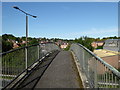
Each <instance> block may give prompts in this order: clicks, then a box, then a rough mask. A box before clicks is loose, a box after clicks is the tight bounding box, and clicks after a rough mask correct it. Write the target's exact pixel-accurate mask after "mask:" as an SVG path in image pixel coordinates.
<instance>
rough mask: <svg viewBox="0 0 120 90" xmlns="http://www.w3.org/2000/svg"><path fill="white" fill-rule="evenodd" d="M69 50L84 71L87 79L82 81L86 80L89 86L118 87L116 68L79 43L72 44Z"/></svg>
mask: <svg viewBox="0 0 120 90" xmlns="http://www.w3.org/2000/svg"><path fill="white" fill-rule="evenodd" d="M70 50H71V51H72V52H73V54H74V56H75V58H76V59H77V61H78V63H79V64H80V66H78V67H79V68H80V69H79V70H82V72H84V74H85V77H86V79H87V81H84V82H88V84H89V87H92V88H120V72H119V71H118V70H117V69H115V68H114V67H113V66H111V65H110V64H108V63H107V62H105V61H104V60H103V59H101V58H100V57H98V56H96V55H95V54H94V53H93V52H91V51H90V50H89V49H87V48H86V47H84V46H83V45H81V44H79V43H74V44H72V45H71V47H70ZM80 72H81V71H80ZM84 82H83V83H84ZM84 85H85V84H84ZM86 87H88V86H86Z"/></svg>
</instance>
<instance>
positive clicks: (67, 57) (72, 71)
mask: <svg viewBox="0 0 120 90" xmlns="http://www.w3.org/2000/svg"><path fill="white" fill-rule="evenodd" d="M35 88H80V78H79V76H78V73H77V70H76V66H75V63H74V60H73V57H72V54H71V52H70V51H61V52H60V53H59V54H58V55H57V56H56V57H55V59H54V60H53V61H52V63H51V64H50V65H49V67H48V68H47V70H46V71H45V73H44V75H43V76H42V78H41V79H40V80H39V82H38V83H37V85H36V87H35ZM81 88H82V87H81Z"/></svg>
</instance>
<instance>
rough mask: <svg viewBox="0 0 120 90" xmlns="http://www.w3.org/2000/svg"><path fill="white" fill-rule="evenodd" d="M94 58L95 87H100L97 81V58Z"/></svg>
mask: <svg viewBox="0 0 120 90" xmlns="http://www.w3.org/2000/svg"><path fill="white" fill-rule="evenodd" d="M93 59H94V65H95V67H94V87H95V88H97V87H98V83H97V60H96V59H95V58H93Z"/></svg>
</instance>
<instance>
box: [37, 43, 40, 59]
mask: <svg viewBox="0 0 120 90" xmlns="http://www.w3.org/2000/svg"><path fill="white" fill-rule="evenodd" d="M37 46H38V59H39V58H40V56H39V53H40V52H39V44H38V45H37Z"/></svg>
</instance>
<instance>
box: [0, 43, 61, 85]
mask: <svg viewBox="0 0 120 90" xmlns="http://www.w3.org/2000/svg"><path fill="white" fill-rule="evenodd" d="M25 49H27V56H26V54H25ZM52 50H60V48H59V47H58V46H57V45H56V44H54V43H45V44H37V45H32V46H27V47H22V48H18V49H14V50H11V51H8V52H5V53H2V54H1V55H0V56H1V57H2V68H1V69H0V70H1V73H0V82H2V86H0V87H5V86H6V85H7V84H9V83H10V82H11V81H12V80H13V79H15V77H17V76H18V75H19V74H20V73H21V72H22V71H24V70H25V69H26V57H27V68H28V67H29V66H30V65H32V64H33V63H34V62H36V61H37V60H39V59H41V58H42V57H43V56H45V55H46V54H47V53H48V52H51V51H52Z"/></svg>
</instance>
